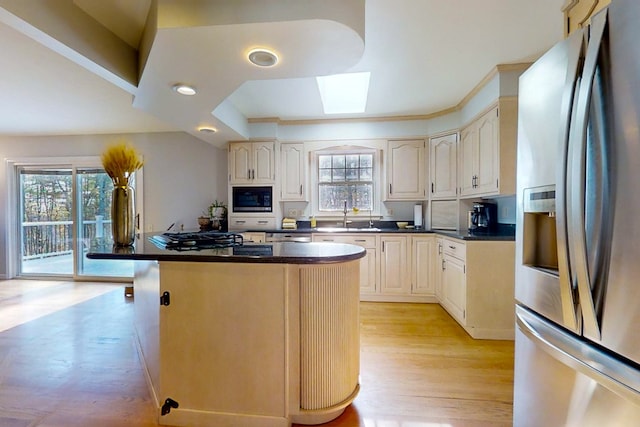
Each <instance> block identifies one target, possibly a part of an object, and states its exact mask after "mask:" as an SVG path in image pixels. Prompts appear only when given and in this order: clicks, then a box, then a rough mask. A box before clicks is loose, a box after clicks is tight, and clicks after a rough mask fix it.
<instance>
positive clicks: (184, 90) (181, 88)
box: [171, 83, 196, 96]
mask: <svg viewBox="0 0 640 427" xmlns="http://www.w3.org/2000/svg"><path fill="white" fill-rule="evenodd" d="M171 88H172V89H173V90H174V91H176V92H178V93H179V94H180V95H187V96H192V95H195V94H196V88H194V87H193V86H189V85H186V84H183V83H178V84H175V85H173V86H172V87H171Z"/></svg>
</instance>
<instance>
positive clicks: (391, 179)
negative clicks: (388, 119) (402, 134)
mask: <svg viewBox="0 0 640 427" xmlns="http://www.w3.org/2000/svg"><path fill="white" fill-rule="evenodd" d="M424 147H425V142H424V140H414V141H389V142H388V145H387V162H386V168H387V191H386V196H387V200H424V199H425V198H426V197H425V196H426V192H425V158H424V152H425V148H424Z"/></svg>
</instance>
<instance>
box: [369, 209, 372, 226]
mask: <svg viewBox="0 0 640 427" xmlns="http://www.w3.org/2000/svg"><path fill="white" fill-rule="evenodd" d="M369 228H373V208H371V209H369Z"/></svg>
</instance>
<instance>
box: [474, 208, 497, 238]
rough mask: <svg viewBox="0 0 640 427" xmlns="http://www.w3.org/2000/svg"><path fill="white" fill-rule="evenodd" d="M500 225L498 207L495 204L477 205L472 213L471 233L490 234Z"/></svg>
mask: <svg viewBox="0 0 640 427" xmlns="http://www.w3.org/2000/svg"><path fill="white" fill-rule="evenodd" d="M497 224H498V207H497V205H495V204H493V203H484V202H482V203H475V204H474V205H473V210H472V211H471V224H470V226H469V231H471V232H473V233H490V232H493V231H495V230H496V227H497Z"/></svg>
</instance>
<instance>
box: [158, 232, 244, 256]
mask: <svg viewBox="0 0 640 427" xmlns="http://www.w3.org/2000/svg"><path fill="white" fill-rule="evenodd" d="M149 240H150V241H151V242H152V243H153V244H155V245H156V246H158V247H159V248H161V249H173V250H177V251H193V250H199V249H216V248H228V247H232V246H242V243H243V239H242V235H240V234H235V233H221V232H219V231H200V232H194V233H162V234H157V235H155V236H151V237H149Z"/></svg>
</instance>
